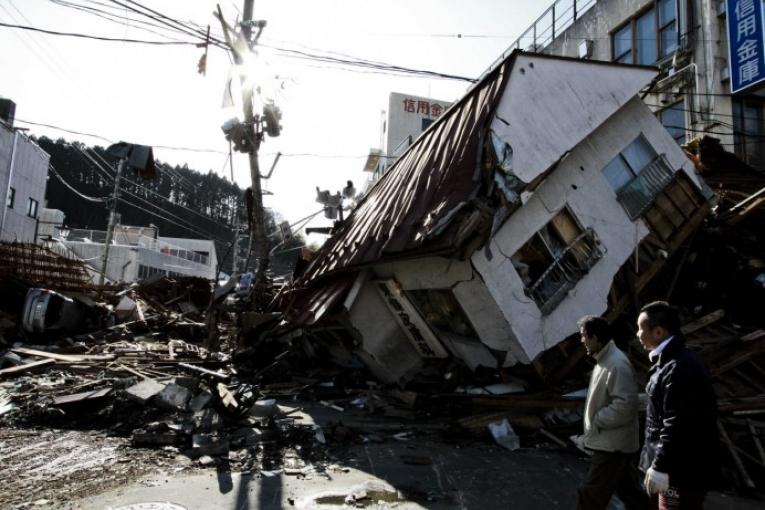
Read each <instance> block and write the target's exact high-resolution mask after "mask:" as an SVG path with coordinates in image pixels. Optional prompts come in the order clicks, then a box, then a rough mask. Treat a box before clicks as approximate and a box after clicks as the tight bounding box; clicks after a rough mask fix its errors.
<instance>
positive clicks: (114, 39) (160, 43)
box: [0, 23, 197, 46]
mask: <svg viewBox="0 0 765 510" xmlns="http://www.w3.org/2000/svg"><path fill="white" fill-rule="evenodd" d="M0 27H8V28H18V29H21V30H31V31H32V32H40V33H43V34H48V35H60V36H65V37H77V38H80V39H93V40H96V41H109V42H124V43H137V44H149V45H155V46H196V45H197V43H193V42H186V41H147V40H143V39H123V38H118V37H102V36H98V35H89V34H80V33H76V32H59V31H56V30H46V29H44V28H37V27H30V26H26V25H12V24H10V23H0Z"/></svg>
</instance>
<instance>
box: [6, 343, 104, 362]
mask: <svg viewBox="0 0 765 510" xmlns="http://www.w3.org/2000/svg"><path fill="white" fill-rule="evenodd" d="M11 351H13V352H15V353H18V354H26V355H27V356H37V357H38V358H48V359H52V360H56V361H66V362H70V363H79V362H82V361H111V360H113V359H114V356H113V355H111V354H57V353H55V352H48V351H38V350H37V349H27V348H26V347H16V348H14V349H11Z"/></svg>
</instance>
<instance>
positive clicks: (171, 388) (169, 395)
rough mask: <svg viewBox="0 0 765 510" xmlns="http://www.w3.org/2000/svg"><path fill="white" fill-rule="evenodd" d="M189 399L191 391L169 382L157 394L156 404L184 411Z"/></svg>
mask: <svg viewBox="0 0 765 510" xmlns="http://www.w3.org/2000/svg"><path fill="white" fill-rule="evenodd" d="M189 400H191V392H190V391H189V390H188V389H187V388H184V387H183V386H179V385H177V384H175V383H170V384H168V385H167V386H165V388H164V389H163V390H162V391H160V392H159V394H157V398H156V399H155V401H156V403H157V406H159V407H162V408H164V409H170V410H173V411H185V410H186V407H187V406H188V403H189Z"/></svg>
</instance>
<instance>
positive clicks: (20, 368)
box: [0, 359, 56, 377]
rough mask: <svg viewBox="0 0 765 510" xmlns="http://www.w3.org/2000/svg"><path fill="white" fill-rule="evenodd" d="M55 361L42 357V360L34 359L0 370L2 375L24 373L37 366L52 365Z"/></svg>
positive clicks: (0, 375)
mask: <svg viewBox="0 0 765 510" xmlns="http://www.w3.org/2000/svg"><path fill="white" fill-rule="evenodd" d="M55 362H56V361H55V360H52V359H42V360H40V361H33V362H32V363H27V364H26V365H17V366H15V367H10V368H3V369H1V370H0V377H3V376H11V375H18V374H23V373H24V372H28V371H30V370H34V369H36V368H40V367H44V366H45V365H51V364H53V363H55Z"/></svg>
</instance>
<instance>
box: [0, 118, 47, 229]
mask: <svg viewBox="0 0 765 510" xmlns="http://www.w3.org/2000/svg"><path fill="white" fill-rule="evenodd" d="M16 137H17V141H16V149H15V153H14V156H13V168H11V153H12V152H14V149H13V146H14V138H16ZM49 160H50V156H48V154H46V153H45V151H43V150H42V149H41V148H40V147H38V146H37V144H35V143H34V142H32V141H31V140H30V139H29V138H27V137H26V135H24V134H22V133H18V135H17V134H16V132H14V131H12V130H10V129H8V127H7V126H6V125H5V124H3V123H2V122H0V204H2V206H1V207H0V208H1V209H2V210H0V225H2V231H1V232H0V239H2V240H4V241H25V242H34V241H35V239H34V237H35V228H36V224H37V220H36V218H32V217H29V216H28V215H27V209H28V206H29V199H30V198H32V199H34V200H36V201H37V212H38V214H39V213H40V211H42V209H43V207H45V186H46V182H47V178H48V161H49ZM9 178H10V186H11V187H12V188H14V189H15V190H16V194H15V197H14V205H13V208H10V207H8V204H7V198H8V197H7V191H8V180H9Z"/></svg>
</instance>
